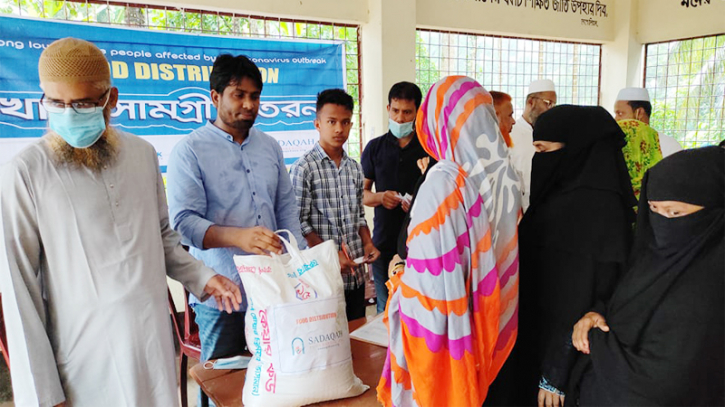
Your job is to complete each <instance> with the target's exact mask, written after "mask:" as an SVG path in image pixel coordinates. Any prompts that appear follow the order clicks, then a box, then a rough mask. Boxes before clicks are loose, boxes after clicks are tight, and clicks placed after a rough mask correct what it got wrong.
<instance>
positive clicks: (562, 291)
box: [500, 105, 636, 406]
mask: <svg viewBox="0 0 725 407" xmlns="http://www.w3.org/2000/svg"><path fill="white" fill-rule="evenodd" d="M624 137H625V136H624V133H623V132H622V130H621V129H620V127H619V126H618V125H617V123H616V121H615V120H614V119H613V118H612V116H611V115H610V114H609V113H608V112H607V111H606V110H605V109H603V108H601V107H584V106H570V105H563V106H557V107H555V108H553V109H551V110H549V111H548V112H546V113H544V114H542V115H541V117H539V119H538V120H537V122H536V125H535V127H534V146H535V147H536V148H537V153H536V154H535V155H534V158H533V162H532V176H531V206H530V207H529V209H528V210H527V212H526V214H525V215H524V218H523V220H522V221H521V224H520V226H519V237H520V256H521V268H520V296H519V301H520V302H519V304H520V305H519V306H520V308H519V337H518V339H517V342H516V346H515V347H514V352H513V354H514V360H512V361H511V363H512V365H510V366H508V367H507V366H505V367H504V369H507V368H508V369H510V370H512V371H511V372H510V373H508V374H510V378H511V380H512V383H511V384H510V385H509V387H511V388H512V389H513V395H512V398H511V400H509V401H502V402H500V404H505V405H528V406H530V405H536V403H537V399H539V398H541V397H542V396H546V397H548V398H549V399H551V398H552V397H556V398H557V400H556V402H557V404H559V403H561V399H559V397H560V396H559V395H558V394H559V393H560V392H563V391H564V390H566V384H567V382H568V374H569V371H570V368H571V366H572V364H573V362H574V361H575V360H576V357H577V352H576V350H575V349H574V348H573V346H572V344H571V340H570V338H571V329H572V328H571V327H572V326H573V324H574V323H575V322H576V321H577V320H579V318H581V316H582V315H584V313H585V312H587V311H588V310H590V309H591V308H592V307H593V306H594V304H596V303H597V302H598V301H603V300H607V299H609V296H610V295H611V293H612V291H613V289H614V286H615V284H616V281H617V280H618V278H619V277H620V276H621V275H622V273H623V272H624V270H625V267H626V260H627V257H628V255H629V251H630V247H631V242H632V239H631V234H632V223H633V221H634V211H633V209H632V208H633V207H634V206H635V205H636V201H635V199H634V195H633V192H632V186H631V182H630V179H629V175H628V172H627V166H626V164H625V161H624V156H623V155H622V146H624V144H625V139H624ZM553 145H558V147H556V148H552V147H551V146H553ZM562 147H563V148H562ZM557 148H558V149H557ZM507 364H508V362H507ZM540 387H542V388H547V389H549V390H551V391H549V392H548V393H547V392H545V391H543V390H540V389H539V388H540ZM562 398H563V397H562ZM549 402H551V400H549ZM539 403H540V404H546V402H545V401H544V400H543V399H541V400H539Z"/></svg>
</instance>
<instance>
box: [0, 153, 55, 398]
mask: <svg viewBox="0 0 725 407" xmlns="http://www.w3.org/2000/svg"><path fill="white" fill-rule="evenodd" d="M29 179H30V177H29V172H28V170H27V167H26V166H25V164H24V163H23V162H22V161H20V160H15V161H12V162H10V163H8V164H6V165H5V166H4V167H3V168H2V169H0V214H1V215H2V217H1V220H2V221H1V222H0V235H1V236H2V241H0V284H2V287H1V289H2V306H3V312H4V316H5V328H6V330H7V338H8V353H9V354H10V365H11V366H12V369H11V371H10V373H11V376H12V382H13V393H14V398H15V405H16V406H53V405H56V404H59V403H61V402H63V401H65V394H64V392H63V388H62V386H61V382H60V377H59V374H58V367H57V365H56V360H55V355H54V352H53V348H52V347H51V344H50V340H49V333H48V331H47V329H48V324H47V320H46V310H45V303H44V300H43V287H42V276H41V273H40V267H41V262H42V256H43V252H42V250H43V249H42V247H43V242H42V241H41V236H40V233H39V228H38V218H37V216H36V207H35V203H34V197H33V190H32V187H31V186H30V183H29Z"/></svg>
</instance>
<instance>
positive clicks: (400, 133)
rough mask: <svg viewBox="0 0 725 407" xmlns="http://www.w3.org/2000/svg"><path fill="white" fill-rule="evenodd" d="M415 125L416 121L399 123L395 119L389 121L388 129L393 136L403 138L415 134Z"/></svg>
mask: <svg viewBox="0 0 725 407" xmlns="http://www.w3.org/2000/svg"><path fill="white" fill-rule="evenodd" d="M413 123H415V120H411V121H409V122H407V123H398V122H396V121H395V120H393V119H388V128H389V129H390V132H391V133H392V134H393V136H395V137H397V138H403V137H405V136H407V135H409V134H410V133H412V132H413Z"/></svg>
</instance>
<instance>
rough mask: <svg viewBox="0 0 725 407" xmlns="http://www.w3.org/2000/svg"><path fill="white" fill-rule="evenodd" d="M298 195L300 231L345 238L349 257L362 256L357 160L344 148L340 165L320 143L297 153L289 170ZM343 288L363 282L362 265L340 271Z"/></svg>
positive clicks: (360, 186) (337, 241)
mask: <svg viewBox="0 0 725 407" xmlns="http://www.w3.org/2000/svg"><path fill="white" fill-rule="evenodd" d="M290 177H291V178H292V189H294V191H295V195H296V196H297V208H298V209H299V213H300V226H301V228H302V235H304V236H307V235H308V234H310V233H312V232H315V233H317V235H319V236H320V239H322V240H323V241H326V240H334V241H335V244H337V247H338V249H339V248H340V243H341V242H345V244H346V245H347V247H348V253H349V256H350V259H356V258H358V257H360V256H362V255H363V254H364V253H363V243H362V239H361V238H360V233H359V231H360V228H361V227H363V226H367V222H366V221H365V212H364V210H363V172H362V166H360V163H358V162H356V161H355V160H353V159H351V158H350V157H348V155H347V154H346V153H345V152H343V154H342V160H341V161H340V167H339V168H338V167H337V165H336V164H335V162H334V161H333V160H332V159H331V158H330V157H329V156H328V155H327V153H325V150H323V149H322V147H321V146H320V143H317V144H315V146H314V147H313V148H312V149H311V150H310V151H308V152H307V153H305V154H304V155H303V156H302V157H300V159H299V160H297V162H295V163H294V165H293V166H292V170H291V171H290ZM343 281H344V283H345V290H352V289H355V288H358V287H360V286H362V285H363V284H364V279H363V266H358V267H356V268H355V271H354V273H350V274H343Z"/></svg>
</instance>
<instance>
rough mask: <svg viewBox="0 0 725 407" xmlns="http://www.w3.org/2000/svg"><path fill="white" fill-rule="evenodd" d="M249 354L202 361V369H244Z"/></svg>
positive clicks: (248, 359)
mask: <svg viewBox="0 0 725 407" xmlns="http://www.w3.org/2000/svg"><path fill="white" fill-rule="evenodd" d="M250 360H252V357H251V356H233V357H230V358H223V359H217V360H215V361H214V362H212V361H207V362H205V363H204V369H246V368H247V366H248V365H249V361H250Z"/></svg>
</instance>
